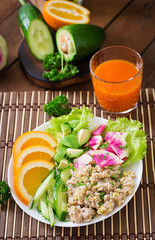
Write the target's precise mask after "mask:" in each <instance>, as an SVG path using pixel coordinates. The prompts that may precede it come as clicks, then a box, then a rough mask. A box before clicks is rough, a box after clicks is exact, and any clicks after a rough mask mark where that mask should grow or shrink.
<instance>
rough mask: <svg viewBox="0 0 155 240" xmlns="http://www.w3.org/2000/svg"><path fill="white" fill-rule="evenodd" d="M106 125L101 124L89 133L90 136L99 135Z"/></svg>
mask: <svg viewBox="0 0 155 240" xmlns="http://www.w3.org/2000/svg"><path fill="white" fill-rule="evenodd" d="M105 127H106V125H105V124H102V125H100V126H99V127H97V128H96V129H94V130H93V131H92V132H91V135H101V134H102V132H103V130H104V129H105Z"/></svg>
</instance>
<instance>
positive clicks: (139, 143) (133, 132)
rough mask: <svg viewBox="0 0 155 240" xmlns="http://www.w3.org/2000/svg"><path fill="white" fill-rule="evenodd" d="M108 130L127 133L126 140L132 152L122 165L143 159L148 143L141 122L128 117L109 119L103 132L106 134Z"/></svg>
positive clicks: (125, 165)
mask: <svg viewBox="0 0 155 240" xmlns="http://www.w3.org/2000/svg"><path fill="white" fill-rule="evenodd" d="M107 131H109V132H123V133H125V132H126V133H127V137H126V139H125V140H126V142H127V145H128V147H129V149H130V154H129V157H128V158H127V159H126V160H125V162H124V163H123V164H122V165H121V167H127V166H128V165H129V164H131V163H132V162H136V161H139V160H141V159H143V157H144V154H145V153H146V148H147V145H146V135H145V131H144V130H142V123H141V122H137V121H136V120H129V119H127V118H117V119H116V121H112V120H110V119H109V120H108V124H107V126H106V128H105V129H104V132H103V133H104V134H105V133H106V132H107Z"/></svg>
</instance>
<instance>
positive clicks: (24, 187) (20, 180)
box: [14, 160, 54, 205]
mask: <svg viewBox="0 0 155 240" xmlns="http://www.w3.org/2000/svg"><path fill="white" fill-rule="evenodd" d="M53 168H54V164H53V163H51V162H48V161H45V160H33V161H30V162H27V163H25V164H24V165H23V166H21V167H20V168H19V170H18V172H17V173H16V174H15V176H14V189H15V192H16V194H17V196H18V197H19V199H20V200H21V201H22V202H23V203H24V204H25V205H27V204H28V203H29V202H30V201H31V199H32V197H33V196H34V194H35V192H36V190H37V188H38V187H39V185H40V184H41V183H42V181H43V180H44V179H45V178H46V177H47V175H48V174H49V172H50V170H52V169H53Z"/></svg>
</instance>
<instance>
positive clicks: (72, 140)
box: [60, 133, 80, 149]
mask: <svg viewBox="0 0 155 240" xmlns="http://www.w3.org/2000/svg"><path fill="white" fill-rule="evenodd" d="M60 143H61V144H63V145H65V146H66V147H69V148H75V149H77V148H79V147H80V144H79V142H78V138H77V135H76V134H73V133H71V134H69V135H67V136H65V137H64V138H63V139H62V140H61V141H60Z"/></svg>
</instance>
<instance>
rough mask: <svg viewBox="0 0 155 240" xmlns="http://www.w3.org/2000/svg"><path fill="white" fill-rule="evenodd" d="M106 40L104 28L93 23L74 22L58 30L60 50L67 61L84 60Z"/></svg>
mask: <svg viewBox="0 0 155 240" xmlns="http://www.w3.org/2000/svg"><path fill="white" fill-rule="evenodd" d="M104 40H105V31H104V30H103V28H101V27H99V26H95V25H91V24H72V25H67V26H63V27H61V28H59V29H58V30H57V32H56V44H57V48H58V51H59V53H60V54H61V55H63V56H64V58H65V60H66V61H67V62H69V61H79V60H82V59H84V58H86V57H88V56H90V55H92V54H93V53H94V52H96V51H97V50H98V49H99V47H100V46H101V44H102V43H103V41H104Z"/></svg>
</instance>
